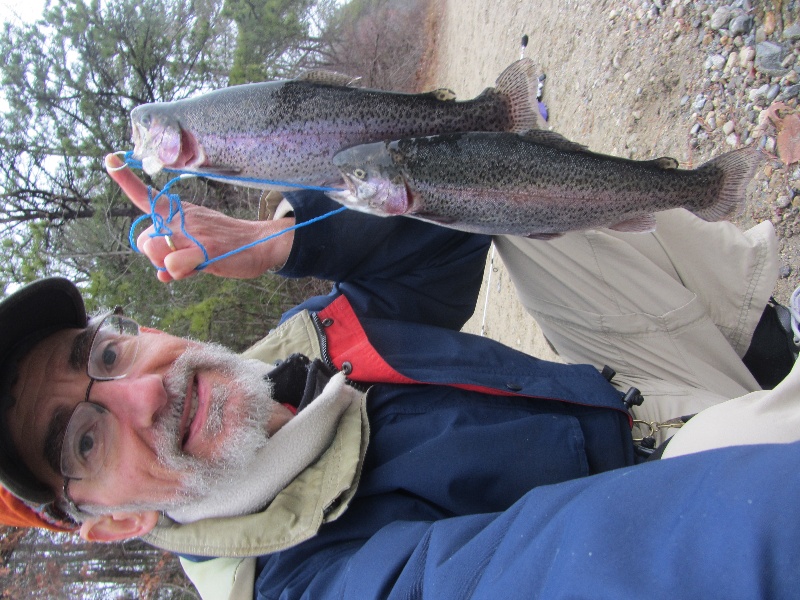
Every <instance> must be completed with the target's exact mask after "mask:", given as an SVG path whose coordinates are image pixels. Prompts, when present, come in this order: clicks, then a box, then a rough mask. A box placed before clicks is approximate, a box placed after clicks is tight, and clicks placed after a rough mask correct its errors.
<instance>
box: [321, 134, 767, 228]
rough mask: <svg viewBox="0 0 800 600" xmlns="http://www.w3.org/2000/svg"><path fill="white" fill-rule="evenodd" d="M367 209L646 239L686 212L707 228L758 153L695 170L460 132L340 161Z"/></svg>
mask: <svg viewBox="0 0 800 600" xmlns="http://www.w3.org/2000/svg"><path fill="white" fill-rule="evenodd" d="M333 162H334V164H335V165H336V166H337V167H338V168H339V169H340V170H341V172H342V175H343V177H344V179H345V181H346V183H347V187H348V190H347V191H341V192H329V193H328V196H330V197H331V198H333V199H334V200H336V201H337V202H339V203H341V204H343V205H345V206H348V207H350V208H354V209H357V210H360V211H363V212H367V213H371V214H375V215H381V216H390V215H405V216H408V217H414V218H416V219H421V220H423V221H430V222H433V223H438V224H440V225H443V226H445V227H450V228H453V229H460V230H462V231H472V232H477V233H487V234H512V235H521V236H527V237H531V238H535V239H551V238H554V237H558V236H559V235H561V234H563V233H564V232H566V231H573V230H582V229H596V228H601V227H609V228H611V229H615V230H617V231H633V232H646V231H652V230H653V229H654V228H655V218H654V217H653V213H654V212H657V211H661V210H667V209H670V208H677V207H683V208H686V209H688V210H690V211H692V212H693V213H694V214H696V215H698V216H699V217H701V218H703V219H705V220H707V221H718V220H721V219H725V218H727V217H729V216H730V215H732V214H733V213H735V212H736V211H737V209H739V208H740V207H741V205H742V204H743V203H744V201H745V190H746V188H747V184H748V183H749V181H750V179H751V178H752V176H753V174H754V172H755V169H756V168H757V166H758V164H759V162H760V153H759V152H758V151H756V150H754V149H752V148H742V149H740V150H734V151H733V152H729V153H727V154H724V155H722V156H720V157H718V158H715V159H713V160H711V161H709V162H707V163H705V164H704V165H702V166H700V167H698V168H697V169H693V170H681V169H678V168H677V166H678V162H677V161H676V160H674V159H672V158H658V159H655V160H647V161H635V160H626V159H623V158H616V157H613V156H606V155H603V154H596V153H593V152H589V151H588V150H587V149H586V147H585V146H581V145H580V144H576V143H573V142H570V141H569V140H567V139H565V138H564V137H562V136H560V135H559V134H557V133H554V132H550V131H544V130H538V131H530V132H527V133H524V134H520V135H518V134H514V133H462V134H452V135H439V136H431V137H420V138H409V139H402V140H397V141H386V142H378V143H372V144H364V145H361V146H354V147H352V148H349V149H346V150H343V151H341V152H339V153H337V154H336V156H335V157H334V158H333Z"/></svg>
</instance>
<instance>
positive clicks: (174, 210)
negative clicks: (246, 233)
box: [124, 151, 347, 271]
mask: <svg viewBox="0 0 800 600" xmlns="http://www.w3.org/2000/svg"><path fill="white" fill-rule="evenodd" d="M124 160H125V163H126V164H127V165H128V167H132V168H138V169H141V168H142V163H141V162H140V161H137V160H136V159H134V158H133V152H131V151H128V152H126V153H125V155H124ZM164 170H165V171H169V172H171V173H179V176H178V177H175V178H174V179H171V180H169V181H168V182H167V184H166V185H165V186H164V188H163V189H162V190H161V191H160V192H158V194H156V195H155V196H153V188H152V187H150V186H148V187H147V199H148V200H149V202H150V214H145V215H142V216H141V217H139V218H138V219H136V220H135V221H134V222H133V223H132V224H131V229H130V233H129V234H128V242H129V243H130V245H131V248H133V250H134V251H135V252H139V249H138V248H137V247H136V241H135V239H134V237H133V236H134V232H135V230H136V227H137V226H138V225H139V223H141V222H142V221H144V220H145V219H148V218H149V219H151V220H152V222H153V229H154V230H155V231H154V232H153V233H151V234H150V237H164V236H167V235H172V229H170V227H169V225H168V223H171V222H172V219H173V218H174V217H175V215H176V214H178V215H180V225H181V233H183V235H184V236H186V238H187V239H189V240H191V241H192V242H193V243H194V244H195V245H196V246H197V247H198V248H200V250H202V251H203V257H204V261H203V262H201V263H200V264H199V265H197V267H195V270H197V271H202V270H203V269H205V268H206V267H207V266H208V265H210V264H213V263H215V262H217V261H219V260H222V259H224V258H228V257H229V256H233V255H234V254H238V253H239V252H244V251H245V250H248V249H250V248H252V247H253V246H257V245H258V244H262V243H264V242H267V241H269V240H271V239H274V238H276V237H278V236H279V235H283V234H284V233H288V232H290V231H294V230H295V229H299V228H301V227H305V226H307V225H311V224H312V223H316V222H317V221H321V220H323V219H327V218H328V217H332V216H333V215H336V214H339V213H340V212H343V211H345V210H347V207H346V206H342V207H341V208H338V209H336V210H332V211H330V212H328V213H325V214H324V215H320V216H319V217H315V218H313V219H310V220H308V221H305V222H303V223H298V224H296V225H292V226H291V227H287V228H286V229H282V230H281V231H278V232H276V233H273V234H271V235H268V236H267V237H265V238H262V239H260V240H256V241H254V242H251V243H249V244H245V245H244V246H241V247H240V248H236V249H235V250H231V251H230V252H226V253H225V254H221V255H220V256H216V257H214V258H209V256H208V251H207V250H206V249H205V246H203V244H201V243H200V241H199V240H197V239H195V238H194V237H192V236H191V235H190V234H189V232H187V231H186V216H185V214H184V212H183V205H182V204H181V199H180V197H179V196H178V195H177V194H170V193H168V190H169V188H170V187H172V184H174V183H175V182H176V181H180V180H181V179H184V178H186V177H198V176H204V175H200V174H199V173H191V172H189V171H181V170H179V169H164ZM208 177H214V178H218V179H227V180H230V181H238V182H241V183H245V182H247V183H264V184H268V185H277V186H282V187H296V188H301V189H306V190H317V191H321V192H334V191H338V190H339V188H330V187H322V186H312V185H302V184H296V183H288V182H285V181H273V180H267V179H254V178H250V177H236V176H233V175H216V174H215V175H209V176H208ZM162 196H164V197H166V198H167V199H168V200H169V216H168V217H167V219H166V221H165V220H164V217H162V216H161V215H159V214H158V213H157V212H156V203H157V202H158V199H159V198H161V197H162ZM156 269H157V270H158V271H166V269H165V268H164V267H156Z"/></svg>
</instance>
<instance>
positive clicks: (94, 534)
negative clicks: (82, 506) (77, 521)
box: [81, 510, 159, 542]
mask: <svg viewBox="0 0 800 600" xmlns="http://www.w3.org/2000/svg"><path fill="white" fill-rule="evenodd" d="M158 517H159V513H158V512H157V511H155V510H148V511H143V512H119V513H113V514H110V515H103V516H100V517H90V518H89V519H87V520H86V521H84V522H83V523H82V524H81V537H82V538H83V539H85V540H87V541H89V542H116V541H119V540H127V539H130V538H135V537H139V536H142V535H145V534H146V533H150V531H152V530H153V527H155V526H156V523H158Z"/></svg>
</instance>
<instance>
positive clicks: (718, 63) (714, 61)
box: [705, 54, 725, 71]
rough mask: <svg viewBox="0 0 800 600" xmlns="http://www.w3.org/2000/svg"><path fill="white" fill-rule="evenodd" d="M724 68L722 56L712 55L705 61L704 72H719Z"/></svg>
mask: <svg viewBox="0 0 800 600" xmlns="http://www.w3.org/2000/svg"><path fill="white" fill-rule="evenodd" d="M724 66H725V57H724V56H722V54H713V55H712V56H709V57H708V58H707V59H706V63H705V67H706V71H711V70H712V69H713V70H716V71H719V70H720V69H722V67H724Z"/></svg>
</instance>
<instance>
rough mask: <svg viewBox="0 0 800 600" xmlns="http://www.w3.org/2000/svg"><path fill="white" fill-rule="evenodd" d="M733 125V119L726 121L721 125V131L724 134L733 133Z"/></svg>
mask: <svg viewBox="0 0 800 600" xmlns="http://www.w3.org/2000/svg"><path fill="white" fill-rule="evenodd" d="M735 127H736V125H735V124H734V122H733V121H726V122H725V125H723V126H722V133H724V134H725V135H730V134H731V133H733V130H734V128H735Z"/></svg>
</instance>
